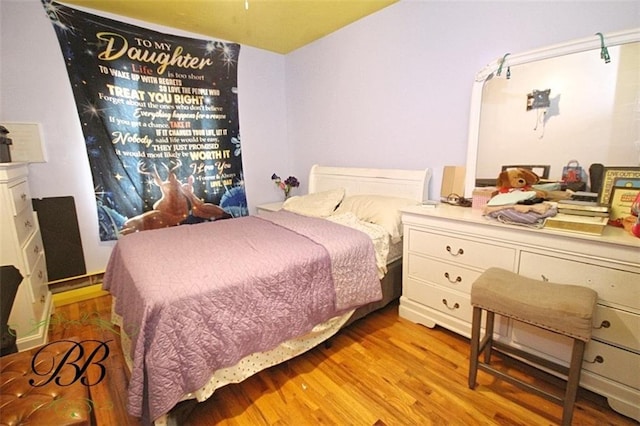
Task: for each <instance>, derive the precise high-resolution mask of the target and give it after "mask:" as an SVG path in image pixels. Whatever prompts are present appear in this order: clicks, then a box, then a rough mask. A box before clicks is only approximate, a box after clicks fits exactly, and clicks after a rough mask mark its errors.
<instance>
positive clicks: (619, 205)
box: [609, 186, 640, 226]
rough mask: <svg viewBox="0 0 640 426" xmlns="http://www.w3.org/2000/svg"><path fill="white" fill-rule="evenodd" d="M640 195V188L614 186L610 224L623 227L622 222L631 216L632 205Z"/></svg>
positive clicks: (611, 197)
mask: <svg viewBox="0 0 640 426" xmlns="http://www.w3.org/2000/svg"><path fill="white" fill-rule="evenodd" d="M638 194H640V187H632V186H614V187H613V188H611V195H610V200H609V201H610V207H609V224H611V225H617V226H622V220H623V219H624V218H625V217H627V216H629V215H631V205H632V204H633V202H634V201H635V199H636V197H637V196H638Z"/></svg>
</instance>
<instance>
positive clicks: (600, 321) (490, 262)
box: [400, 205, 640, 421]
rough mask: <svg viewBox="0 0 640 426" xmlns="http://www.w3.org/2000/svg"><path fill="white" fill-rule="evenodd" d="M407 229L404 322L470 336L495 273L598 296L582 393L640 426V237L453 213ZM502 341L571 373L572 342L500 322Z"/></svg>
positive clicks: (415, 217) (419, 211)
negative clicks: (476, 298) (483, 287)
mask: <svg viewBox="0 0 640 426" xmlns="http://www.w3.org/2000/svg"><path fill="white" fill-rule="evenodd" d="M403 227H404V230H403V231H404V261H403V263H404V268H403V295H402V297H401V299H400V316H401V317H403V318H406V319H408V320H411V321H413V322H416V323H420V324H424V325H426V326H427V327H434V326H435V325H436V324H438V325H440V326H442V327H445V328H448V329H450V330H452V331H454V332H456V333H459V334H461V335H464V336H466V337H469V336H470V330H471V311H472V309H471V305H470V301H469V290H470V288H471V284H472V283H473V281H474V280H475V279H476V278H477V277H478V275H480V274H481V273H482V271H484V270H485V269H487V268H489V267H492V266H497V267H501V268H504V269H508V270H511V271H514V272H517V273H519V274H522V275H525V276H528V277H531V278H537V279H545V280H549V281H552V282H559V283H567V284H577V285H584V286H587V287H591V288H593V289H594V290H596V291H597V292H598V305H597V307H596V314H595V318H594V330H593V339H592V340H591V342H589V343H588V345H587V350H586V355H585V362H584V363H583V372H582V378H581V386H583V387H585V388H587V389H590V390H592V391H594V392H596V393H598V394H601V395H603V396H605V397H607V399H608V402H609V404H610V405H611V407H612V408H613V409H614V410H616V411H619V412H621V413H623V414H625V415H627V416H629V417H632V418H635V419H636V420H639V421H640V238H635V237H633V236H631V235H630V234H629V233H626V232H625V231H624V230H622V229H619V228H613V227H609V226H608V227H607V228H606V229H605V232H604V234H603V235H602V236H592V235H583V234H578V233H568V232H561V231H552V230H547V229H530V228H525V227H520V226H513V225H504V224H501V223H497V222H494V221H490V220H488V219H486V218H485V217H483V216H482V214H481V212H480V211H478V210H472V209H469V208H461V207H453V206H448V205H440V206H438V207H437V208H426V207H421V206H417V207H411V208H408V209H405V210H404V211H403ZM496 333H497V334H498V335H499V336H498V338H499V339H500V340H501V341H502V342H506V343H508V344H510V345H513V346H517V347H519V348H521V349H524V350H526V351H529V352H533V353H536V354H538V355H540V356H543V357H546V358H549V359H553V360H554V361H556V362H562V363H565V364H567V365H568V359H569V354H570V348H571V346H570V341H569V339H566V338H564V337H562V336H559V335H556V334H553V333H550V332H547V331H544V330H541V329H539V328H536V327H530V326H528V325H525V324H522V323H519V322H509V321H500V323H499V324H498V325H497V328H496Z"/></svg>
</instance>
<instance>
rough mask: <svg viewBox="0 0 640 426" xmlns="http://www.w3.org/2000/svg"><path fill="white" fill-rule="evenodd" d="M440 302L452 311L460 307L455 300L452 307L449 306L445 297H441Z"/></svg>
mask: <svg viewBox="0 0 640 426" xmlns="http://www.w3.org/2000/svg"><path fill="white" fill-rule="evenodd" d="M442 303H443V304H444V306H446V307H447V308H448V309H451V310H452V311H453V310H455V309H458V308H459V307H460V305H459V304H458V302H456V303H455V304H454V305H453V307H451V306H449V302H447V299H442Z"/></svg>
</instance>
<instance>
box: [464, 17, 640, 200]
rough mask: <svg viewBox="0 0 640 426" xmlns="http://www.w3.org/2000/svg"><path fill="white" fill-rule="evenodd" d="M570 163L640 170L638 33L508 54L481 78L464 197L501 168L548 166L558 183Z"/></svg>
mask: <svg viewBox="0 0 640 426" xmlns="http://www.w3.org/2000/svg"><path fill="white" fill-rule="evenodd" d="M603 46H604V47H605V48H606V49H604V51H603ZM607 55H608V57H609V60H605V59H606V56H607ZM572 160H576V161H577V162H578V163H579V164H580V165H581V166H582V167H583V168H585V169H587V170H588V168H589V166H590V165H591V164H594V163H600V164H603V165H605V166H626V167H628V166H638V165H640V29H634V30H629V31H623V32H618V33H613V34H603V35H601V34H595V35H594V36H593V37H588V38H585V39H581V40H576V41H572V42H569V43H564V44H561V45H555V46H550V47H548V48H544V49H539V50H535V51H531V52H527V53H523V54H517V55H511V54H506V55H505V56H504V57H503V58H499V59H498V60H496V61H495V62H493V63H492V64H489V65H488V66H487V67H486V68H484V69H483V70H481V71H480V72H479V73H478V75H477V77H476V81H475V83H474V86H473V92H472V99H471V120H470V129H469V148H468V152H467V173H466V179H465V194H466V196H470V195H471V193H472V191H473V188H474V187H476V186H477V184H478V183H479V182H482V183H485V184H486V183H487V182H491V180H492V179H495V178H496V177H497V176H498V174H499V173H500V171H501V168H502V166H505V165H548V166H550V167H549V179H551V180H559V179H560V178H561V174H562V169H563V167H564V166H565V165H567V163H569V162H570V161H572Z"/></svg>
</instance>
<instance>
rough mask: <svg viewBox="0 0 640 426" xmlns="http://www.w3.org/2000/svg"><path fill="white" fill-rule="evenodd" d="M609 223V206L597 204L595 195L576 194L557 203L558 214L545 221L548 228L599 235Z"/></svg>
mask: <svg viewBox="0 0 640 426" xmlns="http://www.w3.org/2000/svg"><path fill="white" fill-rule="evenodd" d="M608 221H609V206H608V205H606V204H601V203H598V202H597V194H592V193H580V192H579V193H576V194H574V196H573V197H572V198H570V199H566V200H560V201H558V214H557V215H556V216H554V217H550V218H548V219H547V220H546V221H545V226H546V227H548V228H555V229H561V230H565V231H574V232H581V233H587V234H595V235H600V234H602V232H603V231H604V227H605V226H606V225H607V222H608Z"/></svg>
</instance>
